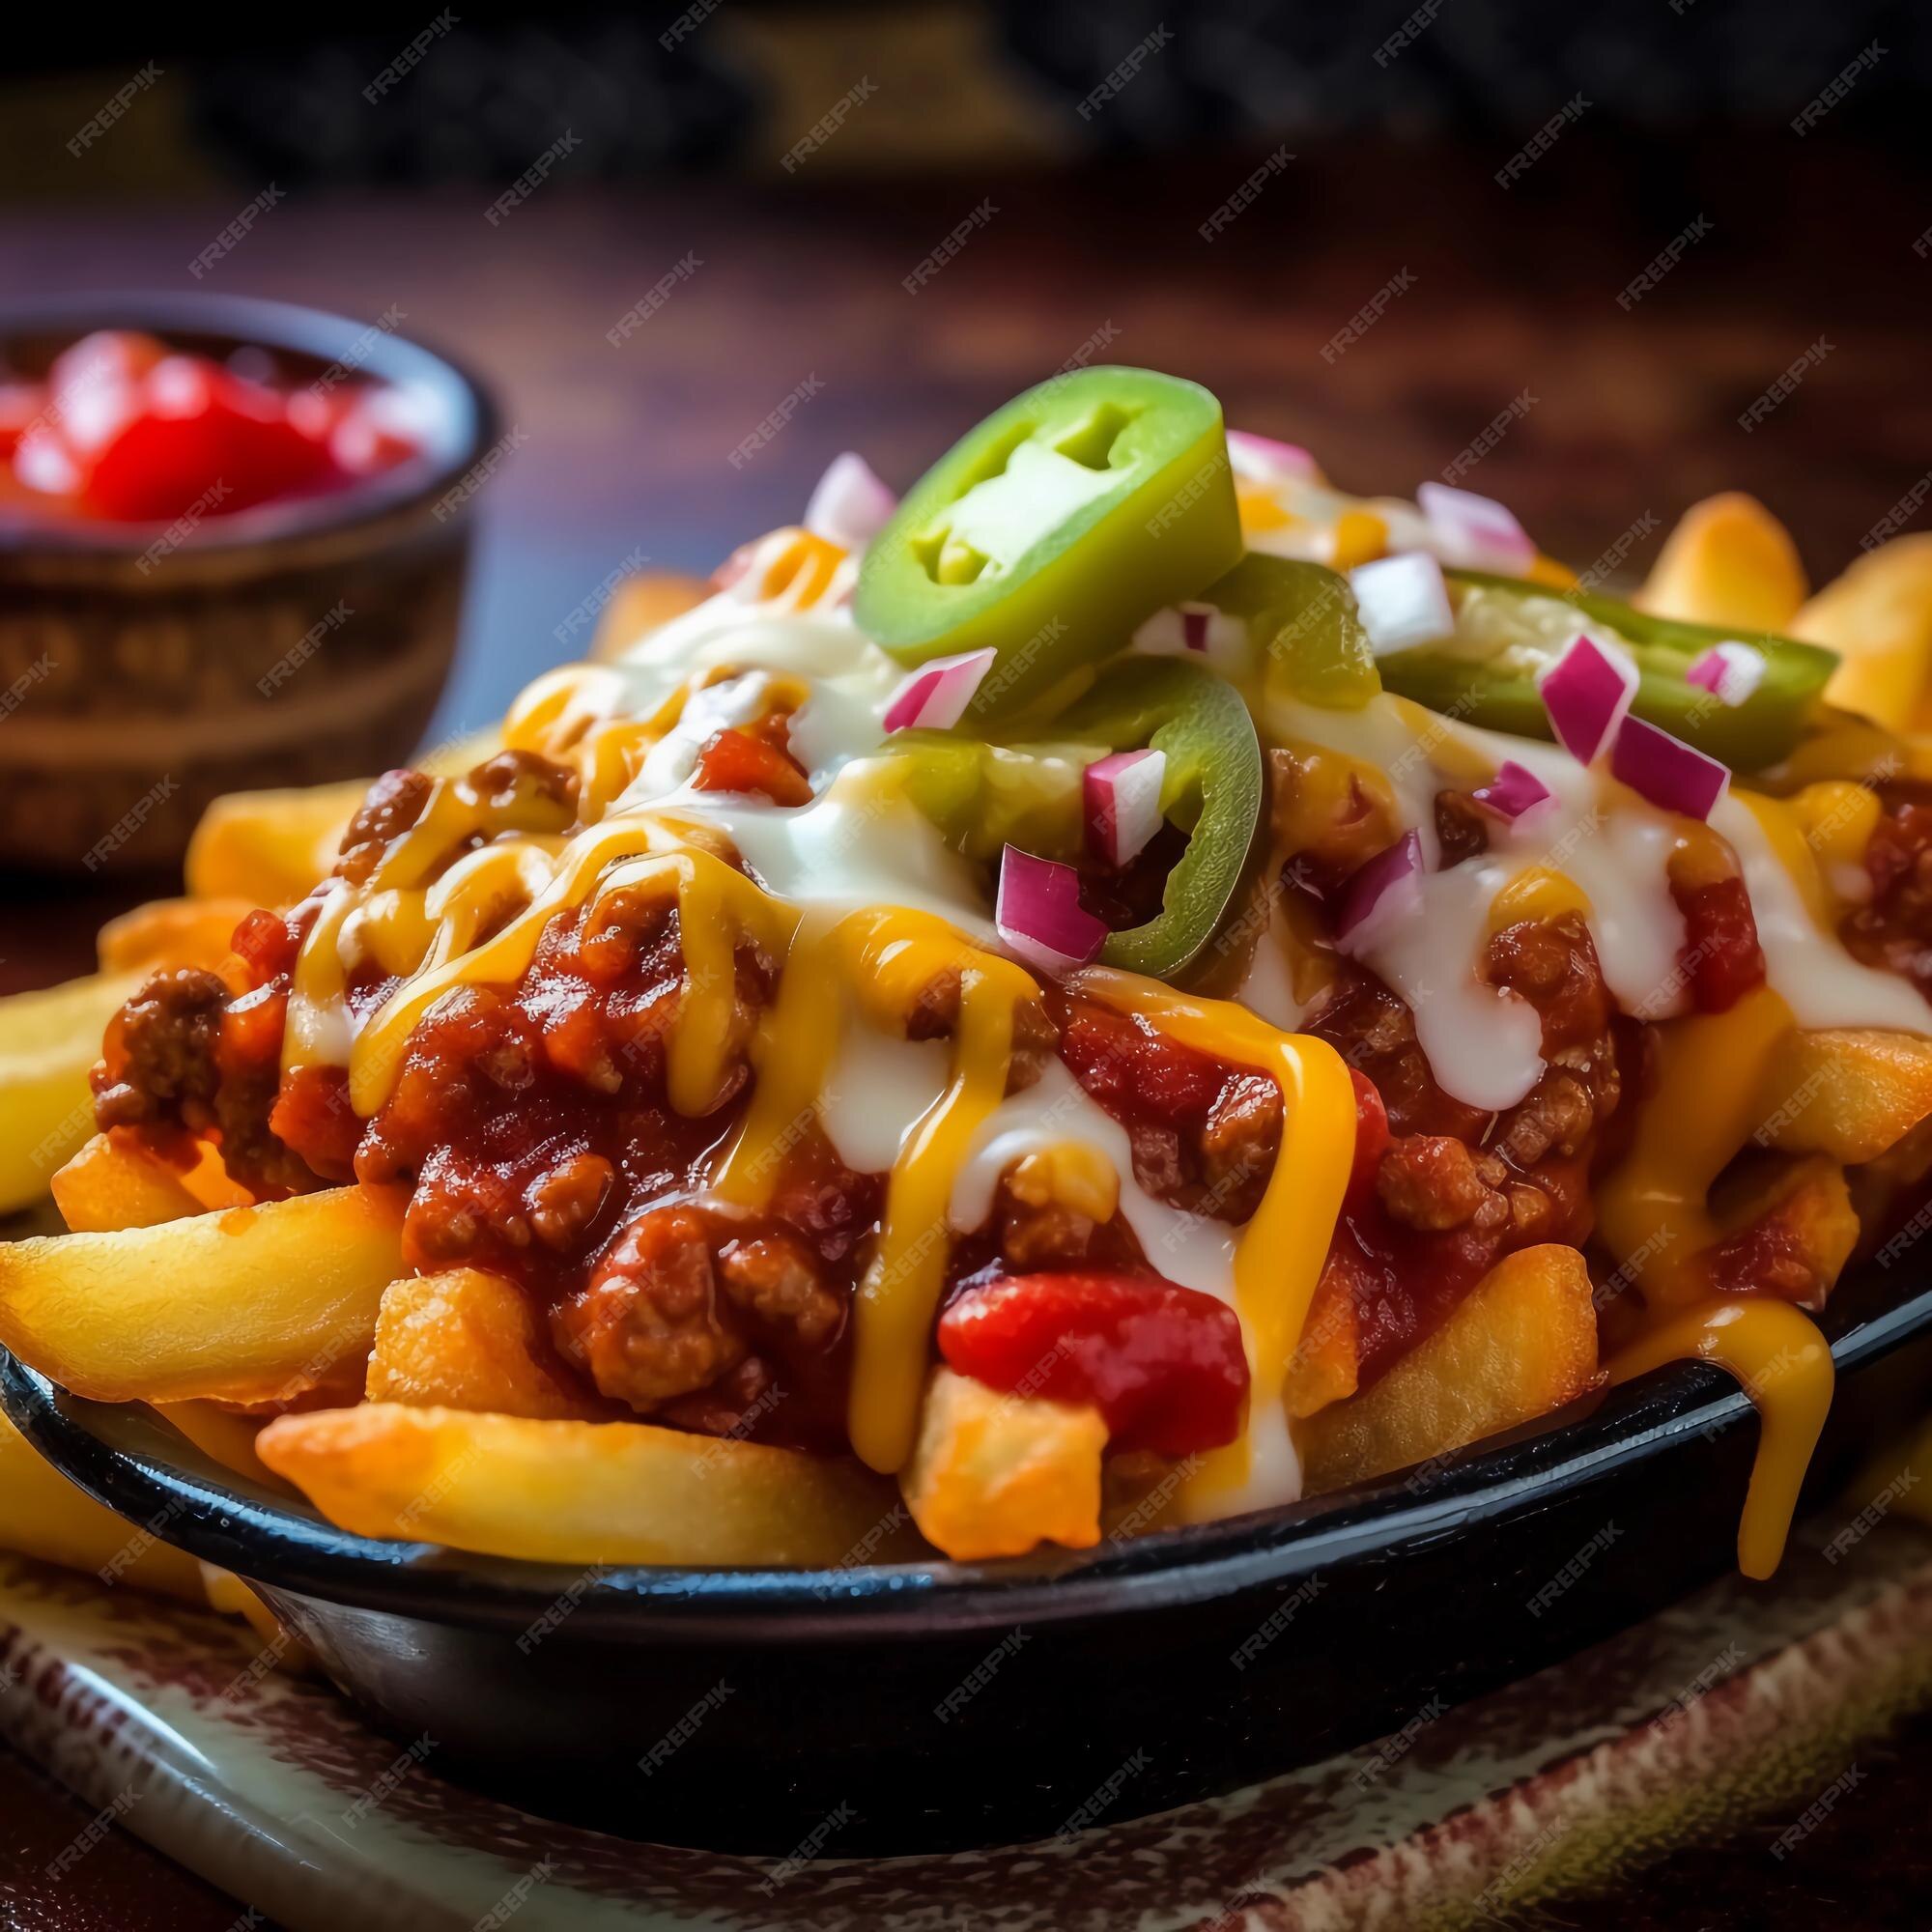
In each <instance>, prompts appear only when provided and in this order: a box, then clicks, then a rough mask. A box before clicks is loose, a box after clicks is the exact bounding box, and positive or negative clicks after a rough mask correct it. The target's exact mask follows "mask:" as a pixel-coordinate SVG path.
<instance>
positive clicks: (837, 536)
mask: <svg viewBox="0 0 1932 1932" xmlns="http://www.w3.org/2000/svg"><path fill="white" fill-rule="evenodd" d="M898 506H899V499H898V498H897V497H895V496H894V495H893V493H892V492H891V491H890V490H888V489H887V488H886V486H885V485H884V484H883V483H881V482H880V481H879V479H878V478H877V477H876V476H875V475H873V474H872V467H871V465H870V464H868V463H867V461H866V459H865V458H864V457H863V456H861V455H859V454H858V453H857V452H856V451H854V450H850V449H848V450H847V451H846V452H845V453H844V455H842V456H835V457H834V458H833V459H832V461H831V463H830V464H829V465H828V466H827V468H826V471H825V474H824V475H823V476H821V477H820V478H819V479H818V487H817V488H816V489H815V490H813V491H812V493H811V501H810V502H809V503H808V504H807V505H806V506H805V526H806V528H807V529H809V530H810V532H811V533H812V535H813V536H815V537H824V538H826V539H827V540H828V541H830V542H832V543H836V544H838V545H840V546H842V547H843V548H844V549H846V550H864V549H865V547H866V546H867V544H868V543H870V542H871V541H872V539H873V538H874V537H875V536H877V535H878V533H879V532H880V531H881V530H882V529H884V528H885V526H886V524H887V521H888V520H889V519H890V518H891V516H892V514H893V512H894V511H895V510H896V509H897V508H898Z"/></svg>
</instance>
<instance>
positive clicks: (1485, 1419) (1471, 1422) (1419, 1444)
mask: <svg viewBox="0 0 1932 1932" xmlns="http://www.w3.org/2000/svg"><path fill="white" fill-rule="evenodd" d="M1597 1380H1598V1371H1597V1315H1596V1310H1595V1308H1594V1307H1593V1306H1592V1304H1591V1300H1590V1275H1589V1270H1588V1269H1587V1268H1586V1267H1585V1266H1584V1265H1583V1257H1582V1256H1581V1255H1580V1254H1579V1253H1577V1250H1576V1249H1575V1248H1561V1247H1554V1246H1550V1247H1540V1248H1522V1249H1520V1250H1519V1251H1518V1252H1517V1253H1516V1254H1513V1255H1508V1256H1505V1257H1504V1259H1503V1260H1501V1261H1500V1262H1498V1263H1497V1264H1496V1265H1495V1266H1494V1267H1492V1269H1491V1270H1490V1271H1489V1273H1488V1274H1486V1275H1485V1276H1484V1277H1483V1279H1482V1280H1481V1281H1480V1282H1478V1283H1477V1284H1476V1286H1475V1288H1474V1289H1472V1290H1471V1291H1470V1293H1469V1294H1468V1296H1467V1298H1466V1299H1465V1300H1464V1301H1463V1304H1462V1306H1461V1307H1460V1308H1458V1309H1457V1310H1456V1312H1455V1313H1454V1314H1453V1315H1452V1316H1450V1318H1449V1319H1448V1321H1445V1322H1444V1323H1443V1324H1442V1326H1441V1327H1440V1328H1438V1329H1437V1330H1436V1331H1435V1334H1434V1335H1432V1336H1430V1338H1429V1339H1428V1340H1427V1341H1426V1342H1424V1343H1423V1344H1422V1345H1421V1346H1420V1347H1419V1348H1417V1349H1415V1350H1411V1351H1410V1352H1409V1353H1408V1354H1406V1355H1405V1356H1404V1357H1403V1358H1402V1360H1401V1361H1399V1362H1397V1363H1396V1365H1395V1366H1394V1368H1392V1369H1390V1370H1389V1372H1388V1373H1387V1375H1385V1376H1383V1377H1382V1378H1381V1379H1380V1380H1379V1381H1378V1382H1376V1383H1374V1384H1373V1385H1372V1386H1371V1387H1369V1388H1367V1389H1365V1390H1363V1391H1362V1393H1361V1394H1359V1395H1353V1396H1350V1398H1349V1399H1348V1400H1347V1401H1346V1402H1338V1403H1335V1404H1333V1405H1331V1406H1329V1407H1327V1408H1324V1409H1322V1410H1321V1413H1320V1414H1319V1415H1315V1416H1311V1417H1310V1418H1309V1419H1308V1420H1307V1421H1306V1422H1303V1423H1299V1424H1297V1425H1296V1427H1295V1432H1294V1434H1295V1440H1296V1443H1297V1444H1298V1445H1299V1447H1300V1450H1301V1458H1302V1469H1303V1481H1304V1486H1305V1489H1306V1492H1307V1493H1308V1494H1310V1495H1319V1494H1321V1492H1324V1491H1327V1490H1338V1489H1341V1488H1343V1487H1344V1486H1345V1485H1346V1484H1349V1483H1361V1482H1366V1481H1368V1480H1369V1478H1371V1477H1372V1476H1380V1475H1385V1474H1387V1472H1388V1471H1389V1470H1391V1469H1403V1468H1407V1467H1408V1466H1409V1465H1410V1464H1412V1463H1426V1462H1428V1461H1429V1459H1430V1458H1431V1457H1433V1456H1441V1455H1445V1454H1446V1453H1447V1452H1448V1451H1449V1450H1451V1449H1460V1448H1461V1447H1462V1446H1463V1444H1464V1443H1466V1442H1476V1441H1480V1440H1481V1439H1482V1437H1484V1436H1486V1435H1497V1434H1498V1433H1500V1432H1501V1431H1503V1430H1505V1429H1514V1428H1516V1427H1517V1425H1518V1424H1519V1423H1523V1422H1529V1421H1531V1420H1533V1419H1534V1418H1535V1417H1537V1416H1539V1415H1547V1414H1548V1412H1549V1411H1550V1410H1551V1409H1552V1408H1560V1407H1561V1406H1563V1404H1565V1403H1566V1402H1570V1401H1572V1400H1574V1399H1575V1398H1576V1397H1577V1396H1579V1395H1581V1394H1583V1393H1584V1392H1585V1391H1586V1390H1588V1389H1590V1388H1592V1387H1594V1386H1595V1385H1596V1383H1597Z"/></svg>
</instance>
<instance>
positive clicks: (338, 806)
mask: <svg viewBox="0 0 1932 1932" xmlns="http://www.w3.org/2000/svg"><path fill="white" fill-rule="evenodd" d="M502 742H503V736H502V733H501V731H500V730H497V729H495V728H493V729H491V730H488V731H477V732H472V733H471V734H470V735H469V737H467V738H453V739H451V740H450V741H449V743H448V744H447V745H444V746H442V747H441V748H440V749H439V750H437V751H434V752H430V753H426V754H425V755H424V756H423V758H422V760H421V769H422V770H423V771H426V772H428V773H429V774H430V775H431V776H432V777H435V778H451V777H455V776H456V775H458V774H459V773H462V772H467V771H469V768H470V767H471V766H472V765H476V764H479V763H481V762H482V760H483V759H485V758H487V757H489V756H490V755H491V754H492V753H494V752H496V751H497V750H498V749H499V748H500V747H501V745H502ZM372 783H374V780H373V779H345V780H344V781H341V782H340V783H339V784H322V785H299V786H294V787H292V788H290V789H289V790H286V791H233V792H229V793H227V794H225V795H224V796H223V797H221V798H217V799H216V800H215V801H214V802H213V804H212V805H211V806H210V807H209V808H208V810H206V811H204V812H203V813H202V815H201V822H200V823H199V824H198V825H197V826H196V827H195V828H194V837H193V838H191V839H189V841H188V848H187V858H186V859H185V862H184V867H185V872H186V875H187V889H188V892H189V893H190V895H192V896H193V897H195V898H197V899H219V898H243V899H246V900H247V901H248V903H249V905H250V906H284V905H293V904H294V903H295V902H296V901H297V900H298V899H299V898H303V897H305V896H306V895H307V894H308V891H309V889H310V887H312V886H313V885H314V884H315V883H316V881H317V880H318V879H322V878H324V877H326V876H327V873H328V872H329V870H330V869H331V867H333V866H334V864H335V859H336V854H337V852H338V851H339V850H340V849H341V845H342V835H343V833H344V832H345V831H347V830H348V827H349V821H350V820H351V819H352V818H353V817H355V810H356V808H357V807H358V806H359V805H360V804H361V803H362V800H363V798H364V797H365V796H366V795H367V793H368V790H369V787H370V785H371V784H372Z"/></svg>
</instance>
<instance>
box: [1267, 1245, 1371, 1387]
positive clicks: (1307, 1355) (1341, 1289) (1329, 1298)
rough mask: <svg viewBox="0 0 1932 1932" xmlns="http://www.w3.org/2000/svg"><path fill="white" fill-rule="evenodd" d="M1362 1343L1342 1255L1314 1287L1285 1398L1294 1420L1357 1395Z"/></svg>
mask: <svg viewBox="0 0 1932 1932" xmlns="http://www.w3.org/2000/svg"><path fill="white" fill-rule="evenodd" d="M1345 1245H1346V1244H1345ZM1359 1340H1360V1338H1359V1323H1358V1322H1357V1321H1356V1317H1355V1296H1354V1290H1353V1288H1352V1286H1351V1283H1350V1272H1349V1267H1348V1264H1347V1263H1346V1262H1345V1261H1344V1260H1342V1259H1341V1254H1340V1251H1339V1250H1338V1252H1337V1253H1336V1254H1331V1255H1330V1256H1329V1258H1328V1262H1327V1264H1326V1265H1325V1266H1324V1267H1323V1268H1322V1270H1321V1280H1320V1281H1318V1282H1317V1283H1316V1284H1315V1298H1314V1300H1313V1301H1311V1302H1310V1303H1309V1305H1308V1320H1307V1321H1305V1322H1303V1323H1302V1328H1301V1339H1300V1340H1299V1341H1297V1342H1296V1343H1295V1345H1294V1358H1293V1360H1292V1361H1291V1362H1290V1363H1289V1365H1288V1382H1287V1385H1286V1388H1285V1390H1284V1396H1285V1399H1286V1401H1287V1403H1288V1412H1289V1414H1290V1415H1292V1416H1293V1417H1294V1418H1295V1419H1296V1420H1297V1421H1299V1420H1300V1419H1301V1418H1302V1417H1304V1416H1309V1415H1314V1414H1315V1413H1317V1412H1318V1411H1319V1410H1321V1409H1323V1408H1326V1407H1327V1406H1328V1405H1329V1404H1330V1403H1331V1402H1341V1401H1344V1400H1346V1398H1348V1397H1349V1396H1351V1395H1353V1394H1354V1392H1355V1385H1356V1380H1357V1378H1358V1376H1359V1374H1360V1370H1361V1350H1360V1346H1359Z"/></svg>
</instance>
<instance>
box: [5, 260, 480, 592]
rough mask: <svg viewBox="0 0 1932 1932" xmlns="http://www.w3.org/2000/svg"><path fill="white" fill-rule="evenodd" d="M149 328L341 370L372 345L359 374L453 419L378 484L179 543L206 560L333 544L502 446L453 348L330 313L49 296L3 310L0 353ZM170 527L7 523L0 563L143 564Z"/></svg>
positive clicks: (218, 525) (171, 295) (248, 304)
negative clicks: (440, 437) (357, 348)
mask: <svg viewBox="0 0 1932 1932" xmlns="http://www.w3.org/2000/svg"><path fill="white" fill-rule="evenodd" d="M103 328H152V329H154V330H156V332H158V333H160V334H163V335H188V336H202V337H206V338H210V339H212V340H215V341H226V342H232V343H233V344H234V345H235V347H237V348H243V347H256V348H262V349H266V350H269V351H270V352H271V353H273V352H277V351H279V352H281V353H283V354H286V355H302V356H307V357H310V358H313V359H318V360H321V361H323V362H324V363H326V364H333V363H336V362H338V361H339V360H340V359H341V357H342V355H343V354H344V352H345V351H346V350H347V349H348V348H349V347H350V346H351V345H355V344H361V343H362V342H363V340H364V338H365V337H367V338H369V341H368V346H367V352H366V354H364V355H362V357H361V359H360V360H358V361H357V363H356V364H355V368H354V369H353V370H352V371H350V372H349V373H351V374H352V375H355V376H362V377H367V378H374V379H376V380H378V381H381V382H385V383H392V384H403V383H417V384H424V385H426V386H428V387H429V388H431V389H433V390H434V391H435V392H436V393H437V396H438V399H439V407H440V408H441V409H442V410H443V411H444V412H446V413H447V415H448V418H449V428H448V431H447V447H446V448H444V449H443V450H442V451H441V453H440V454H438V455H435V456H433V457H424V458H412V459H411V460H410V461H408V462H405V463H403V464H401V465H400V466H398V468H396V469H393V470H389V471H387V472H385V473H384V474H382V475H380V476H375V477H371V478H368V479H365V480H359V481H357V482H355V484H354V485H352V486H351V487H349V488H346V489H342V490H334V491H327V492H324V493H322V494H320V495H317V496H310V497H292V498H289V499H286V500H283V501H274V502H268V503H261V504H257V505H256V506H255V507H254V508H253V509H248V510H241V511H238V512H237V513H236V514H235V515H234V516H231V517H215V518H210V519H209V520H208V521H207V523H206V524H205V525H204V526H202V527H201V528H198V529H196V530H192V531H190V532H188V533H187V535H186V536H185V537H184V538H183V539H182V542H181V545H180V548H181V550H182V551H183V552H192V553H195V554H213V553H220V552H233V551H238V550H250V549H254V548H256V547H258V546H261V545H264V544H272V543H276V542H286V541H291V540H299V539H301V538H304V537H317V536H324V535H331V534H334V533H335V532H337V531H340V530H346V529H351V528H354V527H355V526H357V525H361V524H366V523H372V522H375V521H377V520H379V519H381V518H383V517H384V516H389V515H393V514H394V513H395V512H396V511H397V510H399V509H402V508H406V507H409V506H412V505H414V504H417V503H420V502H422V501H424V500H426V499H427V498H430V497H435V496H437V495H438V494H439V493H440V492H442V491H445V490H448V489H450V488H451V487H452V486H454V485H455V484H456V483H458V482H459V481H460V480H461V479H462V478H463V476H464V475H465V474H466V473H467V472H468V471H469V469H471V468H472V467H473V466H474V465H475V464H476V463H477V462H478V461H479V460H480V459H481V458H482V456H483V455H484V454H485V453H486V452H487V451H488V450H490V449H491V448H493V447H494V446H495V444H496V443H497V440H499V435H500V428H501V416H500V413H499V412H498V410H497V403H496V399H495V397H494V396H493V395H492V393H491V391H490V389H489V387H488V386H487V385H486V384H484V382H483V381H482V379H481V378H480V377H479V376H478V375H477V374H476V373H475V371H474V370H472V369H471V368H469V365H468V364H467V363H465V362H464V361H463V360H461V358H459V357H458V356H455V355H451V354H449V352H448V351H447V350H444V349H442V348H440V347H438V346H436V345H435V344H433V343H430V342H426V341H424V340H423V339H422V338H421V337H419V336H416V335H403V334H401V333H399V332H397V331H396V330H393V329H383V328H382V327H380V326H379V325H378V324H376V323H367V322H358V321H356V320H355V317H353V316H346V315H337V314H336V313H335V312H334V311H333V310H332V309H324V308H315V307H312V306H310V305H308V304H307V303H303V302H285V301H277V300H275V299H273V298H270V297H268V296H241V295H233V296H231V295H217V294H213V293H209V294H203V293H200V292H198V291H187V292H185V293H184V292H182V291H156V290H142V289H108V290H103V291H101V292H100V293H99V294H97V295H80V296H42V297H30V298H23V299H21V300H17V301H14V300H10V301H5V302H0V346H4V345H5V344H6V343H7V342H8V341H10V340H11V339H13V338H14V337H17V336H19V335H22V334H25V333H28V332H30V331H31V332H35V333H45V334H55V335H58V334H67V335H69V336H70V337H71V339H75V340H77V339H78V338H79V337H80V336H82V335H86V334H88V333H90V332H91V331H93V330H96V329H103ZM172 527H173V526H172V524H170V523H168V522H165V521H163V522H159V523H128V524H108V525H99V524H93V523H89V522H86V521H85V520H78V519H76V520H71V521H68V522H60V521H55V520H52V519H49V520H48V521H46V522H44V523H34V522H21V523H18V524H0V553H14V554H21V553H26V554H40V555H60V556H120V555H127V554H136V555H138V554H140V553H141V552H143V551H145V550H146V549H147V548H148V547H149V546H150V545H151V544H152V543H153V542H154V541H155V539H156V536H157V535H159V534H160V533H161V532H163V531H166V530H169V529H171V528H172Z"/></svg>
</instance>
